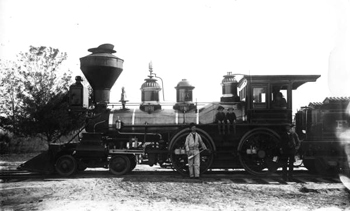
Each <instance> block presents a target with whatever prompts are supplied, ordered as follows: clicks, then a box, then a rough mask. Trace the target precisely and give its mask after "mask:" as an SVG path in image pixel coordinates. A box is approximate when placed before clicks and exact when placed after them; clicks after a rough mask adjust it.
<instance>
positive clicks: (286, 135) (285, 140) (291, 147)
mask: <svg viewBox="0 0 350 211" xmlns="http://www.w3.org/2000/svg"><path fill="white" fill-rule="evenodd" d="M293 126H294V125H293V124H291V125H286V126H285V131H284V132H283V133H282V136H281V138H282V146H281V154H282V156H281V161H282V162H283V166H282V178H283V180H284V181H289V182H292V181H293V168H294V162H295V158H294V157H295V155H296V153H297V151H298V149H299V148H300V140H299V137H298V134H296V133H295V132H294V131H293ZM287 167H288V172H287Z"/></svg>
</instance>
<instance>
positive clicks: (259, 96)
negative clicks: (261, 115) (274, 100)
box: [253, 87, 266, 108]
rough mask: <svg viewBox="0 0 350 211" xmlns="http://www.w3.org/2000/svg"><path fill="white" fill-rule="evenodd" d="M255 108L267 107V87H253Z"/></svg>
mask: <svg viewBox="0 0 350 211" xmlns="http://www.w3.org/2000/svg"><path fill="white" fill-rule="evenodd" d="M253 108H266V87H253Z"/></svg>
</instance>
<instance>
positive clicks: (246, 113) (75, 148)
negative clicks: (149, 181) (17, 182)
mask: <svg viewBox="0 0 350 211" xmlns="http://www.w3.org/2000/svg"><path fill="white" fill-rule="evenodd" d="M113 48H114V46H113V45H111V44H103V45H100V46H99V47H97V48H91V49H89V50H88V51H90V52H91V54H90V55H88V56H85V57H83V58H81V59H80V62H81V70H82V72H83V73H84V75H85V77H86V78H87V80H88V82H89V84H90V85H91V87H92V88H93V99H92V101H93V108H92V107H91V105H89V99H88V98H89V94H88V91H87V88H86V87H85V86H84V85H83V84H82V83H81V79H80V78H79V77H77V78H76V83H75V84H73V85H71V87H70V92H69V96H70V102H69V103H70V106H71V110H72V111H74V112H82V113H90V115H89V121H88V123H87V124H86V126H85V127H84V128H83V129H84V130H85V131H83V132H80V133H79V134H80V135H79V136H78V135H77V136H76V137H73V138H72V140H71V141H69V142H68V143H64V144H58V143H51V144H50V145H49V150H48V151H47V152H44V153H42V154H41V155H39V156H37V157H35V158H33V159H32V160H29V161H27V162H26V163H24V164H22V165H21V168H22V169H26V170H31V171H39V172H46V173H51V172H57V173H58V174H60V175H62V176H70V175H72V174H74V173H75V172H76V171H78V170H84V169H86V168H94V167H104V168H108V169H109V171H110V172H111V173H113V174H115V175H123V174H126V173H128V172H130V171H132V170H133V169H134V168H135V166H136V165H137V164H148V165H150V166H152V165H156V164H159V165H161V166H166V165H168V166H171V167H172V168H174V169H175V170H176V171H178V172H179V173H180V174H184V175H185V174H187V171H188V166H187V156H186V153H185V150H184V143H185V138H186V135H187V134H188V133H189V127H188V126H189V124H190V123H196V124H197V132H198V133H199V134H200V135H201V137H202V139H203V141H204V143H205V145H206V146H207V148H208V149H209V150H207V151H203V152H202V153H201V158H200V160H201V165H200V168H201V169H200V171H201V173H204V172H205V171H207V170H210V169H228V168H230V169H236V168H240V169H242V168H243V169H245V170H246V171H247V172H249V173H251V174H254V175H259V176H264V175H266V174H268V173H269V171H268V170H269V169H274V168H276V167H278V165H279V163H278V157H279V156H280V151H279V146H280V144H281V142H282V141H283V140H281V135H280V133H281V131H283V128H284V127H285V126H286V125H287V124H291V123H292V99H293V98H292V91H293V90H296V89H298V87H300V86H301V85H303V84H305V83H307V82H315V81H316V80H317V79H318V78H319V77H320V75H237V74H232V73H228V74H226V75H224V76H223V80H222V83H221V85H222V96H221V98H220V101H219V102H211V103H206V104H201V103H197V102H194V101H193V98H192V96H193V90H194V88H195V87H194V86H192V85H191V84H190V83H189V82H188V81H187V80H185V79H184V80H182V81H180V82H179V83H178V84H177V86H176V102H175V103H174V104H172V105H169V104H167V105H164V104H161V103H160V101H159V92H160V91H161V87H160V85H159V84H158V82H157V79H156V78H157V77H156V75H155V74H154V73H153V70H152V67H151V66H150V75H149V76H148V77H147V78H146V79H145V82H144V83H143V84H142V85H141V93H142V96H141V99H142V102H141V103H140V104H139V105H135V104H132V103H128V102H127V101H126V100H125V98H124V97H123V94H122V97H121V100H120V104H118V105H120V106H119V107H118V106H115V105H116V104H111V103H109V95H110V89H111V87H112V86H113V85H114V83H115V81H116V80H117V78H118V77H119V75H120V74H121V72H122V71H123V62H124V60H122V59H120V58H118V57H116V56H114V55H113V53H115V52H116V51H115V50H114V49H113ZM280 94H282V95H283V96H284V98H285V104H284V105H279V104H276V103H275V102H276V100H277V95H280ZM113 106H115V107H118V108H114V107H113ZM218 108H220V109H222V108H223V109H224V110H225V111H226V112H228V110H233V112H234V113H235V116H236V120H235V121H231V122H225V121H224V122H220V121H217V119H216V113H217V112H218ZM303 112H304V111H301V113H299V114H298V116H301V117H300V118H297V124H301V129H300V128H299V127H298V130H299V129H300V131H302V130H305V129H306V130H307V131H308V129H310V127H311V126H310V125H308V124H309V123H307V125H305V121H304V118H306V117H309V115H310V114H309V113H308V112H306V113H307V114H306V113H305V112H304V113H305V114H306V115H304V113H303ZM306 122H307V121H306ZM300 131H299V132H300ZM77 138H78V139H79V141H74V140H76V139H77ZM315 139H316V137H315ZM306 146H308V145H306ZM305 152H306V154H307V153H308V152H309V151H307V150H305ZM307 155H308V154H307ZM306 158H307V157H306ZM306 163H308V162H306ZM309 163H310V162H309ZM310 166H312V164H307V167H308V168H310V169H311V168H312V167H310Z"/></svg>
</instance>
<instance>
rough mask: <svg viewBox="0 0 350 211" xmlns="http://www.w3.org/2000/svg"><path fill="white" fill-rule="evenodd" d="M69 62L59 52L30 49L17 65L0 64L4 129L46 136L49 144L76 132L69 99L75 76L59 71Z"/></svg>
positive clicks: (0, 89) (50, 48)
mask: <svg viewBox="0 0 350 211" xmlns="http://www.w3.org/2000/svg"><path fill="white" fill-rule="evenodd" d="M66 59H67V53H64V52H59V50H58V49H55V48H52V47H44V46H41V47H33V46H30V48H29V52H25V53H23V52H20V53H19V55H18V56H17V61H16V62H0V64H1V66H0V67H1V70H0V74H1V75H2V76H3V77H2V78H1V81H0V85H1V87H0V98H1V99H3V100H2V102H1V105H0V112H1V114H2V115H1V116H2V117H1V119H0V126H1V127H3V128H5V129H7V130H10V131H12V132H13V133H15V134H17V135H23V136H28V135H37V134H44V135H45V136H46V138H47V140H48V141H52V139H53V138H54V137H57V136H60V135H63V134H65V133H67V131H69V130H71V129H73V127H72V125H71V122H72V121H73V120H72V119H70V117H72V115H73V114H69V113H68V103H67V97H66V95H67V92H68V88H69V85H70V84H71V83H72V77H71V72H70V71H69V70H67V71H65V72H62V71H59V70H60V68H61V66H62V63H63V61H65V60H66ZM73 116H74V115H73ZM61 117H64V118H66V119H65V121H64V122H59V121H63V120H62V118H61ZM67 118H68V119H67ZM74 118H76V117H74ZM78 119H79V118H78ZM60 131H62V132H60Z"/></svg>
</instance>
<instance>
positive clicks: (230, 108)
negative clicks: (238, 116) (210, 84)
mask: <svg viewBox="0 0 350 211" xmlns="http://www.w3.org/2000/svg"><path fill="white" fill-rule="evenodd" d="M227 110H228V111H229V110H232V111H233V110H235V109H233V108H232V107H229V108H228V109H227Z"/></svg>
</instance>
